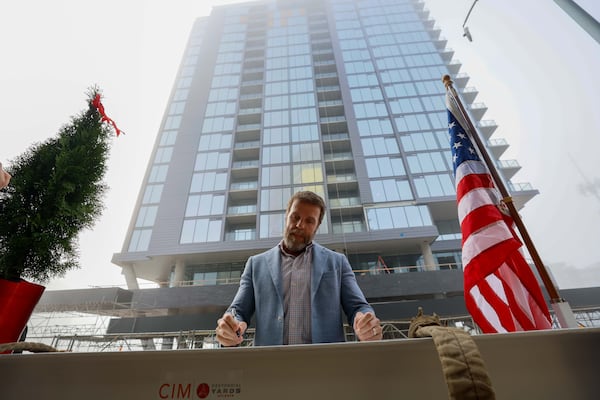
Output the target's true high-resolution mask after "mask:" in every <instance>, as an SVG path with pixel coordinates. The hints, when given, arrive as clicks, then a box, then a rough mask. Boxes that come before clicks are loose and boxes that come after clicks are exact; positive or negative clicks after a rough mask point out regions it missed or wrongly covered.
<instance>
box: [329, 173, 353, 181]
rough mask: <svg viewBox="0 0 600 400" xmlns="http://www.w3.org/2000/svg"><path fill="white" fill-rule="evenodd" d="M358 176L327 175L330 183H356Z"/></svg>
mask: <svg viewBox="0 0 600 400" xmlns="http://www.w3.org/2000/svg"><path fill="white" fill-rule="evenodd" d="M356 181H357V178H356V174H337V175H327V182H328V183H345V182H356Z"/></svg>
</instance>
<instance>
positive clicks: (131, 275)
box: [121, 265, 140, 289]
mask: <svg viewBox="0 0 600 400" xmlns="http://www.w3.org/2000/svg"><path fill="white" fill-rule="evenodd" d="M121 274H122V275H124V276H125V282H126V283H127V289H139V288H140V285H138V281H137V276H135V271H134V269H133V265H125V266H123V267H121Z"/></svg>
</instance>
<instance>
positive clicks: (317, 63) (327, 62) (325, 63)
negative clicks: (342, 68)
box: [313, 60, 335, 71]
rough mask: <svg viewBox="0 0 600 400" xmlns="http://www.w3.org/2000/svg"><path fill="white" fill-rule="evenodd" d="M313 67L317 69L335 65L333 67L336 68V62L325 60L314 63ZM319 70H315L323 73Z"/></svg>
mask: <svg viewBox="0 0 600 400" xmlns="http://www.w3.org/2000/svg"><path fill="white" fill-rule="evenodd" d="M313 65H314V66H315V67H318V68H319V67H326V66H330V65H333V66H335V60H323V61H315V62H314V63H313ZM318 68H315V69H316V70H319V71H321V70H320V69H318Z"/></svg>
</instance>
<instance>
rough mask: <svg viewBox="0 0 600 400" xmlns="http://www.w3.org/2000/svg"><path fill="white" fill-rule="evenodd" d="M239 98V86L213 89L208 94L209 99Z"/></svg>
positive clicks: (211, 100) (210, 100)
mask: <svg viewBox="0 0 600 400" xmlns="http://www.w3.org/2000/svg"><path fill="white" fill-rule="evenodd" d="M237 98H238V88H237V87H235V88H220V89H211V90H210V92H209V94H208V101H209V102H213V101H226V100H235V99H237Z"/></svg>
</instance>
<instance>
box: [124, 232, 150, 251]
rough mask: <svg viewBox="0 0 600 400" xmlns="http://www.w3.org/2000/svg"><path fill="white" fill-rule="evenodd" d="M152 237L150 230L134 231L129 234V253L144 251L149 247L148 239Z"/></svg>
mask: <svg viewBox="0 0 600 400" xmlns="http://www.w3.org/2000/svg"><path fill="white" fill-rule="evenodd" d="M151 236H152V229H136V230H134V231H133V233H132V234H131V240H130V241H129V249H128V251H129V252H134V251H146V250H148V246H149V245H150V237H151Z"/></svg>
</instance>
